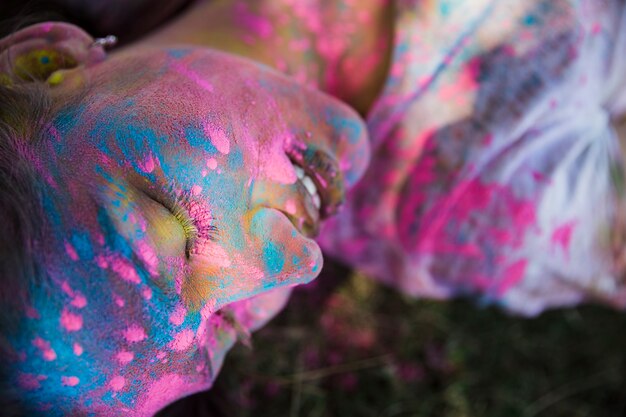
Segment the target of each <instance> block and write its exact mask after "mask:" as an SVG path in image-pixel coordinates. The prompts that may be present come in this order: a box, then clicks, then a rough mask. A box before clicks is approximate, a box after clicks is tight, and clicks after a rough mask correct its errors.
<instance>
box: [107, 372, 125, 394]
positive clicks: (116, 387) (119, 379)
mask: <svg viewBox="0 0 626 417" xmlns="http://www.w3.org/2000/svg"><path fill="white" fill-rule="evenodd" d="M125 385H126V379H125V378H124V377H123V376H119V375H118V376H114V377H113V378H111V381H109V386H110V387H111V389H112V390H113V391H121V390H122V389H123V388H124V386H125Z"/></svg>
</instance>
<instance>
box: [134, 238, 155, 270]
mask: <svg viewBox="0 0 626 417" xmlns="http://www.w3.org/2000/svg"><path fill="white" fill-rule="evenodd" d="M137 254H138V255H139V257H140V258H141V260H142V261H143V263H144V265H145V266H146V267H147V268H148V272H149V273H150V275H151V276H153V277H156V276H158V275H159V258H158V257H157V254H156V251H155V250H154V248H153V247H152V246H151V245H150V244H148V243H147V242H146V241H145V240H139V241H137Z"/></svg>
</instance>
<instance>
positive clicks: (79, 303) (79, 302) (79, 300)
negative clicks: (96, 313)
mask: <svg viewBox="0 0 626 417" xmlns="http://www.w3.org/2000/svg"><path fill="white" fill-rule="evenodd" d="M70 304H71V305H73V306H74V307H76V308H84V307H85V306H86V305H87V299H86V298H85V296H84V295H82V294H80V293H76V296H75V297H74V298H73V299H72V301H71V302H70Z"/></svg>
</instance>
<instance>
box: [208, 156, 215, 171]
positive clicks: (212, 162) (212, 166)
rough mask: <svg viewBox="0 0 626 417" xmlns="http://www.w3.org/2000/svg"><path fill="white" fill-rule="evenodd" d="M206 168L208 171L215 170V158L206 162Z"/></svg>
mask: <svg viewBox="0 0 626 417" xmlns="http://www.w3.org/2000/svg"><path fill="white" fill-rule="evenodd" d="M206 166H207V167H209V168H210V169H215V168H217V161H216V160H215V158H209V159H207V161H206Z"/></svg>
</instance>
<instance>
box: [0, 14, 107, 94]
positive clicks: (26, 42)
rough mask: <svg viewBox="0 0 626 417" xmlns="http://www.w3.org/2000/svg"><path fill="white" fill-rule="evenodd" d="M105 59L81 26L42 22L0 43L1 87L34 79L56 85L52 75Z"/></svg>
mask: <svg viewBox="0 0 626 417" xmlns="http://www.w3.org/2000/svg"><path fill="white" fill-rule="evenodd" d="M105 56H106V53H105V52H104V49H103V47H102V45H99V44H94V39H93V38H92V37H91V36H89V35H88V34H87V33H86V32H85V31H83V30H82V29H80V28H79V27H77V26H74V25H71V24H67V23H59V22H47V23H40V24H37V25H34V26H29V27H27V28H25V29H22V30H19V31H18V32H15V33H14V34H12V35H9V36H7V37H6V38H4V39H1V40H0V84H8V85H11V84H14V83H22V82H29V81H34V80H40V81H45V80H49V82H51V83H52V84H54V79H53V78H55V77H54V76H53V77H51V75H53V74H55V73H57V71H62V70H66V69H73V68H78V67H81V66H84V67H87V66H90V65H93V64H96V63H98V62H101V61H102V60H104V58H105ZM57 75H58V73H57ZM49 78H50V79H49ZM57 78H58V77H57Z"/></svg>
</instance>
